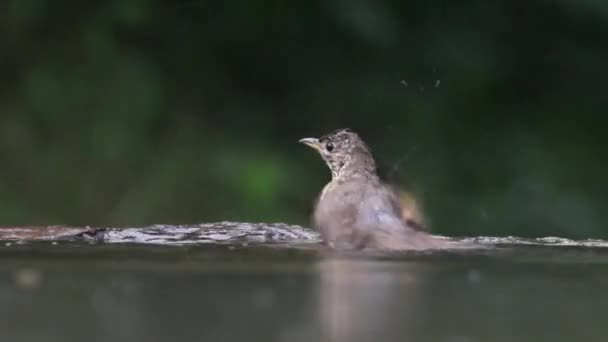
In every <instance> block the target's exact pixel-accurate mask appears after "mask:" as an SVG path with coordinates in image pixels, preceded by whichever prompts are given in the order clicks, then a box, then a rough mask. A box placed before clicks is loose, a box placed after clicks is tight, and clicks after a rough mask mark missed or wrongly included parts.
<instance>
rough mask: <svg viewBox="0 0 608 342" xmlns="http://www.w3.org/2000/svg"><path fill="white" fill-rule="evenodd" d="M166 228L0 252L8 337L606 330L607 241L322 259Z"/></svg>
mask: <svg viewBox="0 0 608 342" xmlns="http://www.w3.org/2000/svg"><path fill="white" fill-rule="evenodd" d="M159 227H160V226H157V227H156V229H157V232H156V233H155V234H156V235H157V237H158V235H159V234H160V235H162V234H161V233H166V234H165V235H163V236H164V237H165V238H167V235H171V236H172V237H171V236H169V237H170V240H171V241H172V243H171V244H170V245H163V244H159V243H158V241H159V240H158V239H156V240H155V242H154V243H146V240H145V239H144V240H140V241H130V242H128V241H123V240H120V241H118V240H116V241H115V242H120V243H110V240H108V241H105V242H103V239H102V240H101V241H102V242H100V240H99V239H97V240H95V239H93V240H91V239H89V241H90V242H86V241H60V242H50V241H46V242H15V241H11V242H6V243H2V244H0V246H1V247H0V257H1V258H2V262H1V263H0V270H1V273H0V322H2V323H1V327H2V329H0V340H1V341H167V340H171V341H173V340H175V341H229V340H244V341H245V340H246V341H371V340H378V341H404V340H408V341H459V342H460V341H574V340H584V341H605V340H606V337H607V336H608V326H607V325H606V324H605V321H606V319H605V316H604V310H605V308H606V307H608V306H607V305H608V294H606V288H608V248H604V247H603V246H605V244H604V242H603V241H597V240H595V241H591V240H590V241H580V242H577V241H571V240H563V239H557V238H547V239H537V240H526V239H519V238H487V237H482V238H475V239H472V240H475V241H476V242H479V243H482V244H486V245H487V246H489V247H491V248H480V249H472V250H461V251H447V252H446V251H435V252H425V253H416V254H411V253H410V254H400V255H374V256H370V255H365V256H361V255H332V254H328V253H325V252H323V251H321V250H320V249H319V248H318V246H317V245H316V242H315V241H314V239H315V237H314V235H311V236H309V237H308V238H310V239H308V238H306V237H304V238H303V235H300V234H295V235H289V236H288V235H285V234H275V235H273V234H270V233H269V234H262V235H260V236H266V238H265V239H259V240H256V241H257V243H255V241H254V240H248V239H247V237H246V235H243V234H240V235H238V234H237V235H238V236H239V237H238V239H235V240H232V239H231V238H226V237H225V236H224V237H221V238H220V236H219V235H214V236H215V237H216V238H218V241H215V242H214V241H211V242H209V241H207V242H204V243H191V244H181V245H180V244H177V243H175V239H176V238H175V236H177V235H174V234H171V233H168V232H170V229H169V230H166V231H163V229H161V230H160V231H159V230H158V228H159ZM163 227H166V228H170V227H168V226H163ZM179 228H180V229H182V233H184V232H183V228H184V227H179ZM258 228H259V227H258ZM254 230H255V231H257V230H256V229H254ZM254 230H252V231H254ZM205 231H206V233H207V235H209V234H219V233H218V232H217V231H212V232H211V231H207V230H205ZM127 232H128V231H124V232H123V233H127ZM106 233H107V232H106ZM148 233H150V231H148ZM186 233H187V232H186ZM189 233H192V232H189ZM275 233H276V232H275ZM305 233H306V232H305ZM104 234H105V233H104ZM129 234H130V236H133V234H134V231H131V232H130V233H129ZM150 234H151V233H150ZM150 234H148V235H150ZM226 234H228V235H230V234H229V233H226ZM136 235H137V234H136ZM151 235H154V234H151ZM203 235H204V234H203ZM104 236H108V235H104ZM197 236H198V235H197ZM235 236H236V235H235ZM139 237H141V235H139ZM182 237H183V238H187V237H192V234H190V235H183V236H182ZM292 239H293V240H292ZM220 240H221V241H220ZM134 242H138V243H134ZM148 242H149V241H148Z"/></svg>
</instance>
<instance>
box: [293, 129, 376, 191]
mask: <svg viewBox="0 0 608 342" xmlns="http://www.w3.org/2000/svg"><path fill="white" fill-rule="evenodd" d="M300 142H301V143H303V144H305V145H308V146H310V147H312V148H314V149H315V150H317V152H319V154H320V155H321V158H323V160H324V161H325V163H326V164H327V166H328V167H329V170H330V171H331V175H332V178H333V179H340V178H344V177H352V176H376V164H375V162H374V158H373V157H372V154H371V151H370V149H369V147H367V145H366V144H365V142H363V140H362V139H361V138H360V137H359V135H357V133H355V132H353V131H352V130H350V129H348V128H342V129H339V130H336V131H334V132H332V133H330V134H326V135H324V136H322V137H320V138H304V139H300Z"/></svg>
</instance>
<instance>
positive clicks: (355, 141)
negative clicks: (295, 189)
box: [300, 129, 443, 250]
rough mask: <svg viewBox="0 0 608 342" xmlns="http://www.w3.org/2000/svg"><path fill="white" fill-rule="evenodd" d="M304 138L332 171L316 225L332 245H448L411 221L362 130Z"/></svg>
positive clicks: (319, 203) (402, 247)
mask: <svg viewBox="0 0 608 342" xmlns="http://www.w3.org/2000/svg"><path fill="white" fill-rule="evenodd" d="M300 142H302V143H304V144H306V145H308V146H310V147H313V148H314V149H316V150H317V151H318V152H319V153H320V155H321V158H323V160H324V161H325V163H326V164H327V166H328V167H329V169H330V171H331V174H332V179H331V181H330V182H329V183H328V184H327V185H326V186H325V187H324V188H323V190H322V192H321V194H320V196H319V198H318V200H317V203H316V206H315V211H314V215H313V225H314V226H315V227H316V228H317V229H319V231H320V232H321V235H322V237H323V240H324V242H325V243H326V244H327V245H329V246H330V247H333V248H336V249H340V250H349V249H355V250H359V249H381V250H419V249H427V248H439V247H441V246H442V245H443V241H442V240H440V239H437V238H434V237H433V236H431V235H429V234H427V233H425V232H422V231H419V230H416V229H414V227H412V226H409V225H408V223H407V222H406V220H405V219H404V218H403V216H402V215H401V213H402V209H401V207H400V202H399V196H398V194H397V193H396V192H395V191H394V189H393V188H392V187H390V186H388V185H386V184H384V183H383V182H382V181H381V180H380V179H379V177H378V175H377V172H376V163H375V161H374V158H373V156H372V153H371V150H370V149H369V147H367V145H366V144H365V143H364V142H363V140H362V139H361V138H360V137H359V135H357V133H355V132H353V131H352V130H350V129H339V130H337V131H334V132H333V133H331V134H328V135H324V136H322V137H320V138H318V139H317V138H305V139H301V140H300Z"/></svg>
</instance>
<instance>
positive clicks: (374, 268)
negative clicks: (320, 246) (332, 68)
mask: <svg viewBox="0 0 608 342" xmlns="http://www.w3.org/2000/svg"><path fill="white" fill-rule="evenodd" d="M318 267H319V274H320V279H319V288H318V291H319V292H318V309H319V315H318V317H319V320H320V328H321V335H322V337H323V338H322V339H323V340H325V341H372V340H381V341H387V340H393V339H394V340H401V339H402V338H403V337H404V336H408V337H414V336H416V335H417V331H416V328H417V326H420V322H421V321H422V320H423V319H422V317H424V315H425V312H424V305H422V302H423V301H424V296H422V293H421V290H422V288H423V283H424V282H425V280H426V277H425V276H424V274H423V273H424V272H422V268H421V267H420V265H419V264H417V263H402V262H399V263H396V262H394V263H393V262H386V261H384V262H380V261H374V260H369V259H367V260H361V259H346V258H337V257H329V258H325V259H324V260H322V261H321V262H320V263H319V265H318Z"/></svg>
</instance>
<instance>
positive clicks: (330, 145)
mask: <svg viewBox="0 0 608 342" xmlns="http://www.w3.org/2000/svg"><path fill="white" fill-rule="evenodd" d="M325 149H326V150H327V152H331V151H333V150H334V144H332V143H330V142H328V143H327V144H325Z"/></svg>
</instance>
